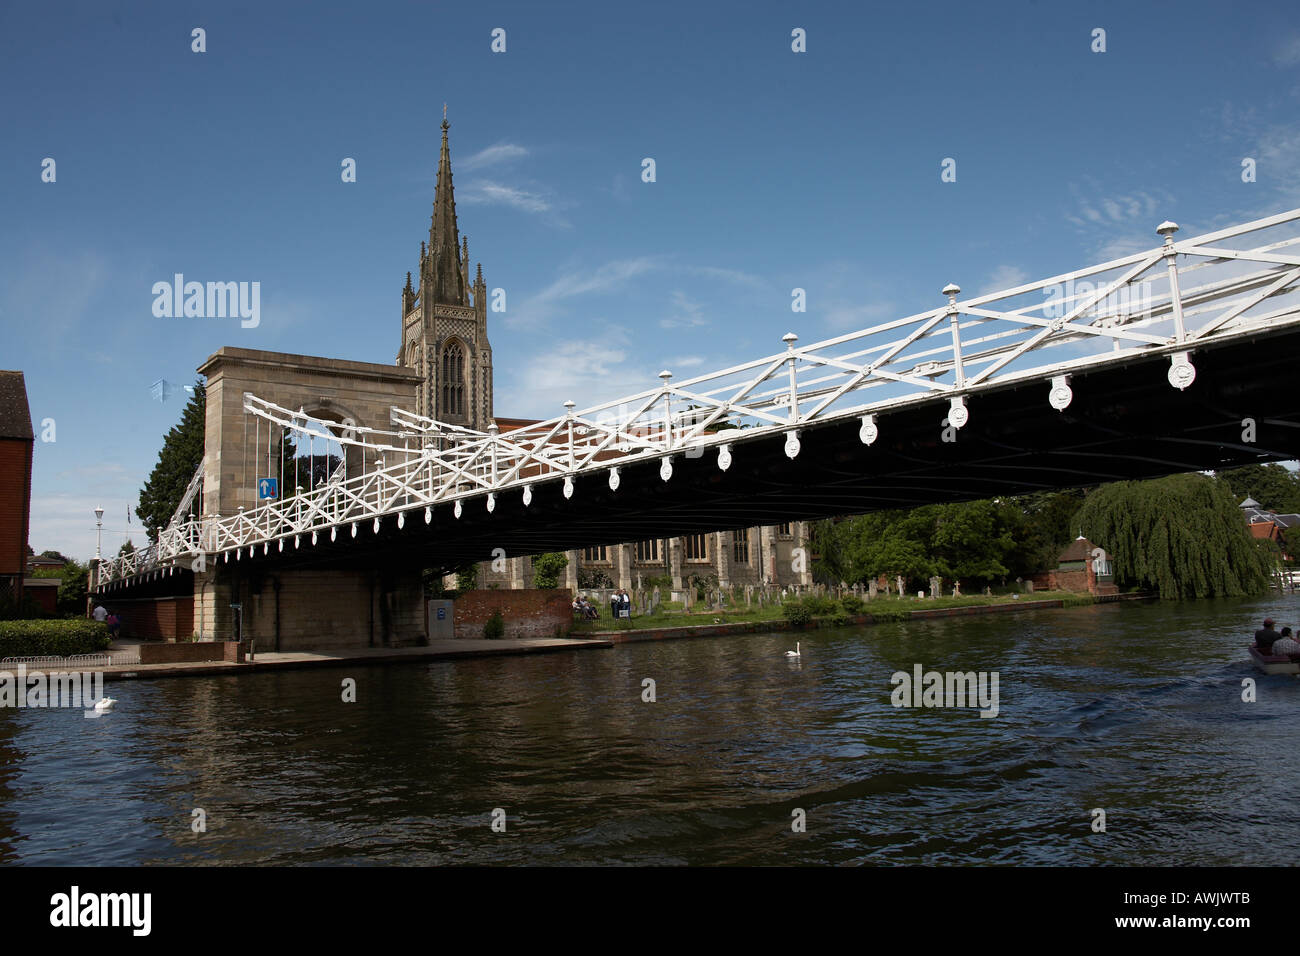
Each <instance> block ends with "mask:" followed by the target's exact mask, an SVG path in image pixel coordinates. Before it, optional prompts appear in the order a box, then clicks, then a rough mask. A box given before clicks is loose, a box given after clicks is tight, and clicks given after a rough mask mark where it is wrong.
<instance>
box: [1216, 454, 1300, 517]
mask: <svg viewBox="0 0 1300 956" xmlns="http://www.w3.org/2000/svg"><path fill="white" fill-rule="evenodd" d="M1215 477H1217V478H1218V479H1219V480H1220V481H1223V482H1226V483H1227V485H1228V487H1229V488H1231V489H1232V494H1233V496H1234V497H1235V498H1236V503H1237V504H1238V505H1240V504H1241V503H1242V502H1243V501H1245V500H1246V499H1247V498H1254V499H1255V500H1256V501H1258V502H1259V504H1260V507H1261V508H1263V509H1265V510H1266V511H1277V512H1280V513H1281V514H1295V513H1297V512H1300V475H1297V474H1296V473H1295V472H1294V471H1291V470H1290V469H1289V468H1284V467H1283V466H1281V465H1278V464H1270V465H1243V466H1242V467H1240V468H1229V469H1227V470H1225V471H1220V472H1218V473H1217V474H1216V476H1215Z"/></svg>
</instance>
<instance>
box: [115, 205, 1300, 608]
mask: <svg viewBox="0 0 1300 956" xmlns="http://www.w3.org/2000/svg"><path fill="white" fill-rule="evenodd" d="M1177 228H1178V227H1177V226H1176V225H1175V224H1173V223H1168V222H1166V223H1162V224H1161V225H1160V226H1159V227H1158V228H1157V232H1158V233H1160V234H1161V235H1163V236H1164V244H1163V245H1162V246H1159V247H1156V248H1154V249H1151V250H1149V251H1146V252H1140V253H1135V254H1133V255H1130V256H1126V257H1124V258H1122V259H1115V260H1112V261H1110V262H1106V263H1102V264H1101V265H1097V266H1093V267H1091V268H1087V269H1081V270H1079V271H1077V272H1070V273H1066V274H1063V275H1058V276H1053V277H1052V278H1050V279H1045V280H1043V281H1041V282H1035V283H1030V284H1027V285H1021V286H1016V287H1015V288H1012V289H1007V290H1004V291H1001V292H995V293H990V294H986V295H981V296H976V297H975V298H969V299H965V300H959V299H958V298H957V296H958V295H959V294H960V292H961V290H960V288H958V287H957V286H955V285H950V286H948V287H946V288H944V289H943V292H942V294H943V295H945V296H947V302H946V303H945V304H944V305H942V306H940V307H939V308H936V309H932V310H930V311H928V312H922V313H920V314H917V315H910V316H907V317H906V318H900V319H896V320H894V321H891V322H886V323H884V324H881V325H876V326H873V327H871V328H868V329H863V330H862V331H858V332H851V333H848V334H846V335H840V336H837V337H836V338H832V339H827V340H825V341H822V342H817V343H814V344H810V345H803V346H800V345H798V344H797V342H798V339H797V336H795V335H794V334H788V335H786V336H785V337H784V339H783V341H784V342H785V344H786V349H785V351H784V352H779V353H777V354H774V355H769V356H766V357H764V358H760V359H755V360H754V361H751V362H746V363H744V364H741V365H733V366H732V367H730V368H726V369H722V370H720V371H717V372H711V373H709V374H707V375H700V376H697V377H695V378H692V379H689V380H686V381H682V382H674V381H673V380H672V374H671V373H670V372H667V371H664V372H661V373H660V374H659V378H660V379H661V381H662V384H661V385H660V386H659V387H657V388H653V389H649V390H647V391H644V392H640V393H638V394H636V395H631V396H628V397H626V398H621V399H618V400H616V401H612V402H606V403H605V404H603V405H597V406H595V407H593V408H589V409H585V410H583V411H575V410H574V408H575V407H574V403H573V402H566V403H565V409H566V411H565V413H564V414H563V415H560V416H558V417H556V418H552V419H549V420H547V421H543V422H539V423H537V424H534V425H529V426H527V427H524V428H519V429H516V430H512V431H507V432H504V433H503V432H499V431H498V430H497V428H496V426H495V425H493V426H492V427H491V428H490V429H489V430H488V431H487V432H486V433H484V432H476V431H471V430H469V429H465V428H459V427H456V426H453V425H448V424H445V423H442V422H437V421H433V420H431V419H428V418H423V417H421V416H419V415H415V414H413V413H411V412H409V411H404V410H402V409H397V408H394V409H393V410H392V416H391V418H392V425H393V426H394V428H393V429H392V430H378V429H370V428H362V427H354V428H348V429H345V430H344V433H343V434H339V433H338V431H337V430H336V429H331V430H327V427H326V426H324V425H319V426H317V425H314V424H313V423H312V422H311V421H310V420H308V419H306V418H305V417H303V416H302V414H301V413H295V412H293V411H290V410H288V409H284V408H280V407H279V406H276V405H273V404H271V403H269V402H265V401H262V400H261V399H258V398H257V397H256V396H254V395H252V394H246V395H245V401H244V411H245V412H246V413H247V414H251V415H255V416H259V417H260V418H264V419H266V420H268V421H270V422H273V423H277V424H279V425H280V426H281V427H282V428H284V429H286V430H292V431H293V432H294V433H296V434H301V435H312V436H314V437H319V438H322V439H326V440H329V441H335V442H338V443H339V444H341V445H345V446H360V447H361V454H360V455H359V456H357V457H359V458H360V460H361V461H362V462H363V473H362V474H360V475H356V476H354V477H351V478H347V479H345V480H344V479H341V477H340V476H339V475H337V474H336V475H335V476H334V477H333V478H331V480H330V481H329V482H327V483H326V484H324V485H323V486H322V485H318V486H316V487H315V488H313V489H312V490H310V491H308V492H302V493H299V494H294V495H290V496H287V497H285V498H284V499H282V500H277V501H273V502H271V503H269V504H266V505H263V506H261V507H258V508H255V509H253V510H249V511H244V510H242V509H241V511H240V513H239V514H237V515H225V516H219V515H209V516H205V517H202V518H196V517H192V516H191V517H183V516H182V515H181V513H180V511H178V514H177V516H176V517H174V518H173V520H172V522H171V523H170V524H169V525H168V526H167V527H166V528H165V529H163V530H162V532H161V533H160V535H159V539H158V542H157V543H156V544H155V545H151V546H150V547H149V548H147V549H145V550H142V551H139V552H137V553H135V554H132V555H124V556H121V557H118V558H116V559H113V560H108V561H105V562H104V564H103V567H102V572H101V575H100V581H101V583H102V582H107V581H111V580H114V579H121V578H128V577H133V576H136V575H140V574H149V573H163V572H165V571H166V570H167V569H169V568H176V567H193V568H197V569H202V568H203V567H205V566H206V562H207V561H212V560H225V561H229V560H238V559H240V558H241V557H242V556H243V555H244V554H245V553H247V555H248V556H249V557H253V556H254V555H256V553H257V549H258V548H261V550H262V552H263V553H264V554H266V553H269V552H270V550H271V548H273V547H274V548H276V549H277V550H284V549H285V548H286V547H289V548H299V547H302V546H303V545H310V544H315V543H316V542H317V540H318V536H319V535H321V534H328V535H329V536H330V539H331V540H335V539H336V538H337V536H338V535H339V533H340V532H342V533H344V534H350V535H352V536H354V537H355V536H356V535H357V534H358V533H359V532H361V531H369V530H373V531H375V532H377V531H378V530H379V528H380V525H381V522H382V521H384V520H388V521H395V522H396V523H397V526H398V527H403V526H404V525H405V523H406V522H407V521H408V520H413V519H414V520H418V519H419V518H420V517H422V518H423V520H424V521H425V522H426V523H427V522H430V521H431V520H432V509H433V508H434V507H436V506H448V505H449V506H450V507H451V510H452V511H453V513H454V515H455V517H456V518H459V517H460V516H461V514H462V512H463V510H464V509H465V508H469V507H479V508H486V510H487V511H488V512H491V511H493V510H494V509H495V506H496V500H497V497H498V496H499V495H502V494H506V493H513V494H520V495H522V497H523V502H524V504H525V505H527V504H528V503H529V502H530V501H531V500H532V496H533V494H534V493H535V492H534V488H539V489H540V487H541V486H544V485H548V484H550V483H556V484H558V485H559V486H560V490H561V491H562V493H563V494H564V496H565V497H566V498H568V497H571V496H572V495H573V491H574V478H575V477H577V476H579V475H584V474H590V473H593V472H607V473H608V480H609V485H610V487H611V488H613V489H617V488H618V483H619V471H620V468H622V467H623V466H626V465H628V464H632V463H636V462H643V461H646V460H648V459H658V460H659V461H660V476H661V477H662V478H663V480H664V481H668V480H670V479H671V477H672V465H673V460H674V458H676V457H677V456H679V455H685V456H687V457H698V456H701V455H703V454H706V453H707V452H712V453H714V454H716V456H717V465H718V467H719V468H722V469H724V470H725V469H727V468H728V467H730V465H731V460H732V456H733V454H734V455H738V456H739V455H744V454H745V452H746V446H749V445H751V444H752V443H756V442H762V441H771V440H773V439H778V438H779V439H780V440H782V441H783V442H784V450H785V453H786V454H787V455H789V456H790V457H792V458H793V457H795V456H796V455H798V454H799V444H800V443H799V434H800V431H801V430H802V429H805V428H811V427H815V426H817V425H820V424H823V423H828V422H836V421H843V420H844V419H847V418H852V417H857V418H860V419H861V430H860V435H861V438H862V441H863V443H864V444H865V445H871V444H872V443H873V442H874V441H875V440H876V437H877V435H878V434H879V432H880V431H882V430H884V429H887V428H888V427H889V423H888V420H889V413H890V412H891V411H896V410H898V409H901V408H904V407H907V406H912V405H914V404H916V403H920V402H927V401H933V400H934V399H935V398H936V397H939V398H941V399H947V402H946V404H945V403H942V402H941V403H940V404H941V409H940V410H939V411H940V412H942V414H943V416H944V417H943V420H942V422H941V421H939V420H936V427H938V426H940V425H941V424H942V425H951V426H954V427H957V428H960V427H962V426H963V425H965V424H966V422H967V420H968V416H969V415H970V414H978V413H979V411H978V410H979V396H980V394H981V393H982V392H985V391H988V390H990V389H994V388H999V387H1005V386H1006V385H1008V384H1009V383H1017V382H1024V381H1032V380H1042V381H1043V382H1044V384H1047V383H1049V382H1050V386H1049V388H1047V389H1046V390H1045V393H1044V396H1043V398H1044V400H1045V401H1048V402H1050V403H1051V405H1052V406H1053V407H1055V408H1057V409H1064V408H1066V407H1067V406H1068V405H1069V404H1070V401H1071V397H1072V394H1071V391H1070V385H1069V382H1070V375H1071V373H1072V372H1077V371H1080V370H1083V369H1090V368H1095V367H1098V366H1105V365H1109V364H1113V363H1118V362H1124V361H1127V360H1130V359H1132V358H1133V357H1134V356H1137V355H1142V356H1149V355H1152V354H1156V355H1164V356H1167V357H1168V358H1169V361H1170V364H1169V368H1168V379H1169V383H1170V385H1172V386H1173V387H1175V388H1179V389H1182V388H1186V387H1187V386H1188V385H1190V384H1191V383H1192V381H1193V379H1194V378H1195V374H1196V373H1195V367H1194V365H1193V364H1192V361H1191V356H1192V355H1194V354H1195V351H1196V350H1197V349H1198V348H1202V347H1206V346H1209V345H1210V344H1212V343H1216V342H1222V341H1228V340H1233V339H1238V338H1242V337H1246V336H1250V335H1254V334H1257V333H1259V332H1260V331H1261V330H1266V329H1276V328H1279V327H1283V326H1291V325H1300V291H1298V289H1300V248H1297V247H1300V209H1297V210H1292V211H1290V212H1285V213H1280V214H1278V215H1275V216H1271V217H1269V218H1266V219H1260V220H1256V221H1254V222H1249V223H1245V224H1243V225H1239V226H1234V227H1231V228H1228V229H1223V230H1220V231H1218V232H1213V233H1209V234H1207V235H1203V236H1199V237H1197V238H1194V239H1186V240H1183V241H1181V242H1177V241H1175V240H1174V238H1173V236H1174V233H1175V232H1176V230H1177ZM936 418H937V419H938V418H939V416H938V414H937V415H936ZM366 462H369V465H368V466H367V465H365V464H364V463H366ZM367 467H368V468H369V470H366V468H367ZM250 480H251V479H250ZM193 490H194V489H193V488H191V493H190V494H188V496H187V497H189V498H192V497H193V494H192V492H193ZM182 510H183V509H182ZM367 526H368V527H367Z"/></svg>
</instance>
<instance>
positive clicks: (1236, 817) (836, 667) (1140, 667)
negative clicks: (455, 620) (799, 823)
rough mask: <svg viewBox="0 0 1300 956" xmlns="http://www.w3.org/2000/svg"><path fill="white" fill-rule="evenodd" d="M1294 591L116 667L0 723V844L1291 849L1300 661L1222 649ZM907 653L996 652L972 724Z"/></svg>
mask: <svg viewBox="0 0 1300 956" xmlns="http://www.w3.org/2000/svg"><path fill="white" fill-rule="evenodd" d="M1297 608H1298V605H1297V602H1296V600H1295V599H1294V598H1292V597H1274V598H1272V599H1266V600H1256V601H1246V602H1242V601H1218V602H1198V603H1189V604H1181V605H1164V604H1124V605H1116V604H1112V605H1103V606H1099V607H1088V608H1080V609H1075V610H1068V611H1046V612H1029V613H1024V614H1019V615H989V616H982V617H967V618H947V619H939V620H934V621H925V622H916V623H909V624H891V625H884V626H880V627H876V628H865V629H852V628H849V629H843V630H835V631H812V632H807V633H806V634H803V635H800V640H801V641H802V643H803V656H802V658H800V659H798V660H791V659H787V658H785V656H784V651H785V650H786V649H787V648H788V647H790V646H792V644H793V642H792V641H791V640H790V639H789V637H788V636H787V635H744V636H738V637H729V638H716V639H698V640H684V641H673V642H667V643H660V644H640V645H626V646H623V647H619V648H615V649H613V650H602V651H594V650H589V651H583V652H580V653H573V654H549V655H540V656H537V657H523V658H496V659H487V660H466V661H459V662H439V663H432V664H428V665H404V666H390V667H369V668H356V669H351V670H348V669H332V670H320V671H296V672H282V673H271V674H262V675H258V676H255V677H240V678H234V677H229V678H215V677H205V678H192V679H184V680H160V681H132V682H123V683H119V684H116V685H115V686H114V687H113V696H115V697H116V698H117V699H118V701H119V703H118V705H117V709H116V710H115V711H114V712H113V713H112V714H110V715H108V716H107V717H105V718H103V719H100V720H86V719H84V718H83V717H82V714H81V711H80V710H79V709H78V710H66V711H27V710H21V711H5V712H0V863H15V862H17V863H40V864H79V865H98V864H137V863H207V862H214V863H216V862H221V863H264V864H294V863H342V862H349V863H375V864H384V863H394V864H397V863H401V864H449V863H568V862H638V863H644V862H648V863H741V864H780V863H797V864H806V863H872V864H890V863H926V864H940V863H958V864H961V863H997V864H1068V865H1089V864H1103V865H1106V864H1137V863H1152V864H1163V865H1177V864H1197V865H1204V864H1241V863H1252V864H1287V865H1290V864H1292V863H1293V862H1294V860H1295V855H1296V850H1297V847H1298V846H1300V828H1298V827H1297V824H1300V811H1298V810H1297V809H1296V807H1297V798H1296V795H1295V793H1294V792H1293V789H1292V787H1291V784H1292V783H1293V782H1294V781H1295V780H1296V779H1297V770H1298V769H1300V757H1298V756H1297V753H1296V750H1297V748H1296V746H1295V739H1296V737H1295V733H1294V729H1295V724H1294V722H1293V720H1292V718H1294V716H1295V715H1296V713H1297V710H1298V708H1297V704H1298V703H1300V681H1297V680H1296V679H1295V678H1292V677H1265V676H1263V675H1260V674H1257V673H1256V672H1255V671H1253V670H1252V669H1251V667H1250V666H1249V664H1248V663H1247V661H1246V657H1245V650H1244V645H1245V643H1246V640H1247V636H1248V634H1249V633H1251V632H1253V630H1254V628H1255V627H1256V626H1258V625H1257V624H1256V623H1255V622H1256V621H1257V619H1259V618H1261V617H1263V616H1264V614H1265V613H1270V614H1272V616H1274V617H1276V618H1277V619H1278V620H1279V621H1284V622H1286V623H1292V624H1294V622H1295V619H1296V618H1297V617H1298V616H1300V612H1298V610H1297ZM918 663H919V664H921V665H923V667H924V668H925V669H926V670H929V669H936V670H941V671H945V670H961V671H997V672H998V673H999V676H1000V682H999V691H1000V713H999V715H998V716H997V717H996V718H993V719H981V718H980V716H979V713H978V710H977V709H975V708H971V709H965V710H953V709H896V708H895V707H893V706H892V705H891V703H890V691H891V690H892V689H893V688H892V685H891V683H890V676H891V675H892V674H893V673H894V672H895V671H898V670H905V671H909V672H910V671H911V670H912V668H913V665H915V664H918ZM344 677H353V678H355V679H356V681H357V696H358V701H357V703H355V704H345V703H343V702H342V693H341V681H342V679H343V678H344ZM646 677H652V678H654V680H655V681H656V685H657V687H656V690H657V697H658V699H657V701H656V702H654V703H645V702H643V701H642V684H641V681H642V679H643V678H646ZM1246 677H1253V678H1256V679H1257V681H1258V698H1259V699H1258V701H1257V702H1255V703H1243V702H1242V700H1241V696H1242V695H1241V691H1242V685H1241V682H1242V679H1243V678H1246ZM496 807H501V808H503V809H504V810H505V811H506V814H507V821H508V823H507V832H505V833H494V832H493V831H492V830H491V828H490V822H491V813H492V810H493V809H494V808H496ZM195 808H202V809H204V810H205V811H206V814H207V826H208V830H207V832H206V833H203V834H200V835H196V834H194V833H193V832H191V828H190V825H191V819H192V817H191V814H192V811H193V810H194V809H195ZM795 808H802V809H803V810H804V811H806V814H807V832H806V833H793V832H791V826H790V823H791V813H792V811H793V810H794V809H795ZM1093 808H1103V809H1105V811H1106V818H1107V820H1106V822H1107V831H1106V832H1105V833H1093V832H1092V830H1091V821H1092V816H1091V811H1092V809H1093Z"/></svg>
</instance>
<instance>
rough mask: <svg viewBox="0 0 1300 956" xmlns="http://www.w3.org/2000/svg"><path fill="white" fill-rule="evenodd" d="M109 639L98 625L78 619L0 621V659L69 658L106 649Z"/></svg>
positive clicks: (106, 628)
mask: <svg viewBox="0 0 1300 956" xmlns="http://www.w3.org/2000/svg"><path fill="white" fill-rule="evenodd" d="M111 643H112V638H110V637H109V634H108V625H107V624H105V623H103V622H102V621H87V620H84V619H80V618H73V619H71V620H48V621H0V657H70V656H71V655H73V654H94V653H96V652H97V651H104V650H107V649H108V646H109V644H111Z"/></svg>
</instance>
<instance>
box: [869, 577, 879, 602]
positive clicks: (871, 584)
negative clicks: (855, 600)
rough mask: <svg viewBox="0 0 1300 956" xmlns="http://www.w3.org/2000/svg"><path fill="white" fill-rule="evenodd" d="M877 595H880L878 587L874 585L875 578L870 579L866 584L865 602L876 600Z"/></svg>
mask: <svg viewBox="0 0 1300 956" xmlns="http://www.w3.org/2000/svg"><path fill="white" fill-rule="evenodd" d="M879 594H880V585H879V584H877V583H876V579H875V578H872V579H871V580H870V581H868V582H867V600H868V601H874V600H875V599H876V598H877V596H879Z"/></svg>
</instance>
